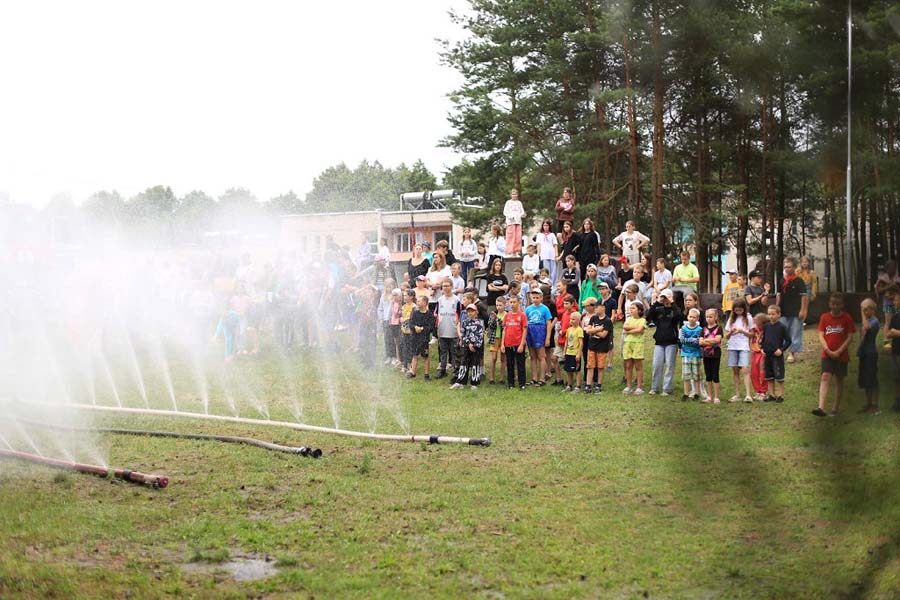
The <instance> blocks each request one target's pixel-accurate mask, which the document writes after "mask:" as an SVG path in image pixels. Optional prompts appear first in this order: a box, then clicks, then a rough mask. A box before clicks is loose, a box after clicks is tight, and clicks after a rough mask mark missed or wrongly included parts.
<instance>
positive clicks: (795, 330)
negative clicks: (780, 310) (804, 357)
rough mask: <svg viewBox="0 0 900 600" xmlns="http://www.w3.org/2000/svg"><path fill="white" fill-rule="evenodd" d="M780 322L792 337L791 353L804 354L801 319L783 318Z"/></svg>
mask: <svg viewBox="0 0 900 600" xmlns="http://www.w3.org/2000/svg"><path fill="white" fill-rule="evenodd" d="M780 321H781V323H782V324H783V325H784V326H785V327H787V331H788V335H789V336H791V348H790V350H791V352H803V321H801V320H800V317H781V319H780Z"/></svg>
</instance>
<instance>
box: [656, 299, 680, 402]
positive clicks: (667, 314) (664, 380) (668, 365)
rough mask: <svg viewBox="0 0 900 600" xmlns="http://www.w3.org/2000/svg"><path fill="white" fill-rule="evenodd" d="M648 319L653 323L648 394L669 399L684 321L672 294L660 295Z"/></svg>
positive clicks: (673, 388) (673, 387) (673, 389)
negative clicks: (680, 331) (651, 360)
mask: <svg viewBox="0 0 900 600" xmlns="http://www.w3.org/2000/svg"><path fill="white" fill-rule="evenodd" d="M647 312H648V317H647V318H648V319H653V322H654V323H656V329H655V330H654V331H653V342H654V345H653V378H652V380H651V382H650V394H651V395H653V394H661V395H663V396H669V395H671V394H672V393H673V392H674V391H675V383H674V379H675V359H676V357H677V355H678V329H679V328H680V327H681V323H682V321H684V314H683V313H682V312H681V309H680V308H678V306H677V305H676V304H675V302H674V294H673V293H672V290H670V289H669V288H664V289H663V290H662V291H660V293H659V296H658V297H657V299H656V302H654V303H653V306H651V307H650V309H649V310H648V311H647Z"/></svg>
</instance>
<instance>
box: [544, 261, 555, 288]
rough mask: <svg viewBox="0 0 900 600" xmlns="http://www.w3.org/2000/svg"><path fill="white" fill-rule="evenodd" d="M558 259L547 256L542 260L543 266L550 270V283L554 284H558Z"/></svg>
mask: <svg viewBox="0 0 900 600" xmlns="http://www.w3.org/2000/svg"><path fill="white" fill-rule="evenodd" d="M556 266H557V265H556V260H555V259H552V258H545V259H544V260H542V261H541V267H543V268H544V269H547V271H549V272H550V283H551V284H552V285H556Z"/></svg>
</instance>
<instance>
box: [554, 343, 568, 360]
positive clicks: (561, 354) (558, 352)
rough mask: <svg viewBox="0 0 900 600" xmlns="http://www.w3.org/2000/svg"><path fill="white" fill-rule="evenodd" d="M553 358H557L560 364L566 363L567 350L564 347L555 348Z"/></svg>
mask: <svg viewBox="0 0 900 600" xmlns="http://www.w3.org/2000/svg"><path fill="white" fill-rule="evenodd" d="M553 356H555V357H556V359H557V360H559V362H562V361H564V360H565V359H566V349H565V348H564V347H562V346H555V347H554V348H553Z"/></svg>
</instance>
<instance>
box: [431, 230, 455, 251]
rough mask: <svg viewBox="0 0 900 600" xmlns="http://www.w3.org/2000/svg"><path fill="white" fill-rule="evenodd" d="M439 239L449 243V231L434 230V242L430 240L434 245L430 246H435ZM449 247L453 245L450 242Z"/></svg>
mask: <svg viewBox="0 0 900 600" xmlns="http://www.w3.org/2000/svg"><path fill="white" fill-rule="evenodd" d="M441 240H447V243H448V244H450V232H449V231H435V232H434V242H432V243H433V244H434V246H432V248H437V245H438V242H440V241H441ZM450 247H451V248H452V247H453V245H452V244H450Z"/></svg>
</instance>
